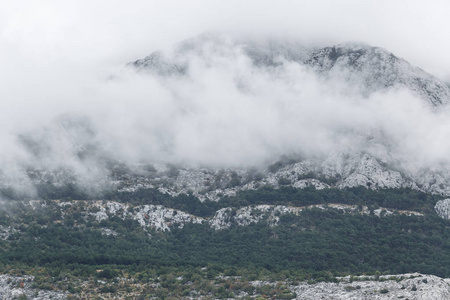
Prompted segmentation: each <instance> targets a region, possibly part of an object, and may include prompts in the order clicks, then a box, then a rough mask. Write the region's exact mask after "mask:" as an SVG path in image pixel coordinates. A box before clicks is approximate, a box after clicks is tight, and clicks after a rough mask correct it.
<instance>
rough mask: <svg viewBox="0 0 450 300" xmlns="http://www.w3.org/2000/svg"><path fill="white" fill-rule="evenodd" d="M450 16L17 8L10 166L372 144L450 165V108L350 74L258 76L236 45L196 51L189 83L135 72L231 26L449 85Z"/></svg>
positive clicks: (178, 7)
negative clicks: (355, 52)
mask: <svg viewBox="0 0 450 300" xmlns="http://www.w3.org/2000/svg"><path fill="white" fill-rule="evenodd" d="M448 9H449V4H447V2H445V1H437V2H436V3H434V5H433V6H431V5H426V3H421V2H414V3H411V2H410V1H396V2H394V3H392V1H363V2H361V1H340V2H339V3H337V2H336V1H299V2H293V1H190V2H184V1H183V2H180V1H131V2H126V3H125V2H123V1H95V2H94V1H77V2H74V3H65V2H64V3H62V2H61V1H44V2H39V3H37V2H34V1H14V2H10V3H7V4H6V5H5V7H4V9H2V11H1V12H0V43H1V45H2V47H1V49H0V61H1V66H2V68H1V69H0V81H1V82H2V83H4V84H2V85H1V87H0V99H1V100H0V107H1V109H0V127H1V129H0V139H1V143H2V145H5V146H4V147H2V149H1V150H0V154H1V157H2V158H1V161H0V163H1V165H2V167H3V169H4V170H18V169H20V167H23V166H27V165H31V166H34V167H39V168H41V167H49V166H50V167H52V168H54V167H58V166H66V167H70V168H71V169H73V170H75V171H76V172H77V173H79V174H83V176H87V175H89V174H90V175H92V176H100V175H102V165H97V163H96V161H97V160H99V159H100V158H104V157H107V158H108V159H117V160H122V161H129V162H136V161H161V162H190V163H194V164H201V165H213V166H243V165H253V164H259V163H262V162H266V161H268V160H271V159H273V158H274V157H277V156H279V155H282V154H286V153H288V154H289V153H299V152H300V153H302V154H305V155H326V154H327V153H329V152H330V151H334V150H336V149H339V148H345V147H347V146H349V144H351V143H354V141H355V139H357V138H358V137H360V136H374V137H375V138H376V139H382V138H386V139H388V140H389V141H390V142H391V144H390V147H391V148H390V149H389V151H392V153H391V155H394V156H396V159H401V160H402V161H403V164H404V165H410V164H413V162H414V164H419V166H425V165H427V164H438V163H439V162H441V161H448V159H447V153H448V152H449V150H450V145H449V143H448V142H447V140H448V139H447V137H448V129H447V128H450V126H449V125H450V124H448V121H447V120H449V118H448V113H447V112H445V111H444V112H441V113H435V112H431V111H429V110H428V108H426V107H424V106H423V104H422V102H421V100H420V99H417V98H416V97H414V96H413V95H411V94H409V93H408V92H407V91H401V90H400V91H390V92H388V93H378V94H374V95H372V96H371V97H369V98H364V99H361V95H359V94H357V93H356V92H355V91H352V90H351V88H349V87H348V84H344V83H343V82H341V81H340V80H339V78H336V79H335V80H334V81H328V82H326V84H324V82H323V80H322V79H321V78H318V77H317V76H316V75H315V74H313V73H311V72H309V71H308V70H306V69H305V68H304V67H302V66H300V65H298V64H295V63H285V65H284V66H283V67H282V68H280V69H278V70H272V71H267V70H262V69H260V68H256V67H254V66H253V65H252V63H251V61H249V59H248V57H246V56H245V55H243V54H242V51H241V50H240V48H239V47H235V46H233V45H232V44H231V45H226V47H224V48H223V49H221V51H219V52H214V51H211V52H206V53H205V55H204V56H202V57H199V56H195V55H192V56H190V57H188V60H189V64H190V70H189V74H188V75H189V76H188V77H186V78H159V77H157V76H152V75H148V74H147V75H144V74H136V73H135V72H133V71H131V70H130V69H127V68H124V65H125V64H126V63H128V62H129V61H134V60H135V59H138V58H141V57H144V56H145V55H148V54H150V53H151V52H153V51H155V50H158V49H163V50H164V51H166V52H170V50H169V49H170V47H171V45H173V44H174V43H176V42H179V41H181V40H183V39H186V38H190V37H193V36H196V35H198V34H201V33H202V32H204V31H226V32H232V33H233V34H234V35H242V36H251V37H252V38H260V39H262V40H263V39H266V38H268V37H271V38H273V37H277V38H278V39H280V40H295V41H299V43H302V44H304V45H311V44H315V45H327V46H328V45H331V44H334V43H340V42H343V41H353V40H359V41H364V42H367V43H369V44H372V45H376V46H382V47H384V48H386V49H388V50H390V51H392V52H394V53H395V54H397V55H399V56H400V57H403V58H405V59H407V60H409V61H411V62H412V63H415V64H417V65H418V66H420V67H422V68H424V69H425V70H427V71H430V72H434V73H435V74H436V75H438V76H440V77H441V78H444V79H447V78H449V77H448V76H449V74H450V73H449V70H450V58H449V56H448V55H447V54H448V53H449V50H450V49H449V48H450V43H449V42H448V41H446V39H445V38H444V37H445V36H446V34H447V33H446V29H447V28H448V26H449V25H450V24H448V23H449V22H450V21H448V18H447V16H446V14H445V12H446V11H448ZM33 145H35V146H33ZM33 147H37V148H36V149H34V150H33ZM358 147H360V150H366V151H375V150H374V149H373V148H368V147H367V146H366V145H360V146H358ZM364 147H366V148H367V149H363V148H364ZM30 149H31V150H30ZM36 151H37V152H36ZM80 153H82V155H81V156H82V157H80ZM17 172H18V171H17ZM19 173H20V172H19ZM19 173H17V174H19ZM14 174H16V173H15V172H14ZM16 177H20V176H19V175H17V176H16ZM16 177H15V178H16ZM86 178H91V177H86Z"/></svg>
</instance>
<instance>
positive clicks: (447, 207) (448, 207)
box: [434, 199, 450, 220]
mask: <svg viewBox="0 0 450 300" xmlns="http://www.w3.org/2000/svg"><path fill="white" fill-rule="evenodd" d="M434 210H435V211H436V213H437V215H438V216H439V217H441V218H443V219H447V220H448V219H450V199H444V200H439V201H438V202H436V205H435V206H434Z"/></svg>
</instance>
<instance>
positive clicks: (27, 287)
mask: <svg viewBox="0 0 450 300" xmlns="http://www.w3.org/2000/svg"><path fill="white" fill-rule="evenodd" d="M33 281H34V276H11V275H0V299H35V300H49V299H54V300H59V299H66V298H67V293H64V292H61V291H55V290H53V291H49V290H44V289H37V288H33V287H32V284H33Z"/></svg>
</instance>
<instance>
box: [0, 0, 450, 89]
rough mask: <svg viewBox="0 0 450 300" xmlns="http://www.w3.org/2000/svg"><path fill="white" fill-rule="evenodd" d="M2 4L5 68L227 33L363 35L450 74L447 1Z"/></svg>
mask: <svg viewBox="0 0 450 300" xmlns="http://www.w3.org/2000/svg"><path fill="white" fill-rule="evenodd" d="M0 8H1V9H0V45H1V47H0V51H1V52H0V53H1V56H0V58H1V60H2V61H1V65H2V69H3V70H5V68H4V66H5V65H7V66H9V68H7V71H8V72H13V70H12V69H14V68H19V67H22V68H23V67H25V68H27V65H28V67H30V68H35V67H42V65H43V64H44V65H48V64H49V63H50V64H51V63H63V62H61V61H67V62H68V63H76V64H77V66H78V67H83V66H84V65H85V64H88V65H89V64H102V63H103V64H109V63H116V64H121V63H125V62H128V61H130V60H134V59H136V58H139V57H142V56H145V55H147V54H148V53H150V52H152V51H154V50H156V49H159V48H161V47H167V46H169V45H171V44H173V43H175V42H178V41H180V40H183V39H186V38H189V37H192V36H195V35H198V34H200V33H202V32H205V31H216V30H220V31H233V30H234V31H238V32H242V31H246V32H249V33H251V34H253V35H256V34H259V35H265V34H272V35H288V36H292V37H295V38H297V39H304V40H308V41H310V40H316V41H319V42H323V43H325V44H330V43H339V42H341V41H354V40H357V41H364V42H367V43H370V44H373V45H376V46H381V47H384V48H387V49H388V50H390V51H391V52H394V53H395V54H397V55H399V56H401V57H404V58H405V59H407V60H409V61H411V62H413V63H414V64H416V65H419V66H420V67H422V68H424V69H426V70H427V71H429V72H432V73H434V74H436V75H438V76H440V77H447V78H448V76H449V74H450V55H448V53H450V40H449V39H450V38H449V35H448V29H449V28H450V18H449V14H450V2H449V1H446V0H433V1H417V0H403V1H401V0H399V1H389V0H365V1H359V0H355V1H349V0H347V1H333V0H329V1H324V0H314V1H283V0H277V1H267V0H254V1H242V0H240V1H232V0H226V1H216V0H204V1H173V0H164V1H151V0H139V1H136V0H128V1H123V0H97V1H89V0H79V1H57V0H54V1H49V0H43V1H32V0H29V1H21V0H17V1H16V0H15V1H8V0H4V1H2V3H1V4H0ZM24 65H25V66H24ZM30 65H31V66H30ZM72 66H73V65H72ZM16 72H20V70H16ZM2 73H3V71H2ZM11 80H14V78H11Z"/></svg>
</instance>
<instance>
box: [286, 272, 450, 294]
mask: <svg viewBox="0 0 450 300" xmlns="http://www.w3.org/2000/svg"><path fill="white" fill-rule="evenodd" d="M290 289H291V290H292V291H293V292H295V293H296V295H297V298H296V299H299V300H300V299H302V300H303V299H304V300H306V299H325V300H339V299H342V300H344V299H345V300H360V299H367V300H371V299H410V300H413V299H414V300H430V299H433V300H444V299H450V280H449V279H443V278H440V277H437V276H433V275H422V274H418V273H414V274H403V275H394V276H390V275H387V276H380V277H379V278H375V277H366V278H364V277H351V279H350V277H346V278H343V279H342V280H341V281H340V282H338V283H329V282H321V283H316V284H307V283H302V284H299V285H298V286H293V287H291V288H290Z"/></svg>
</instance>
